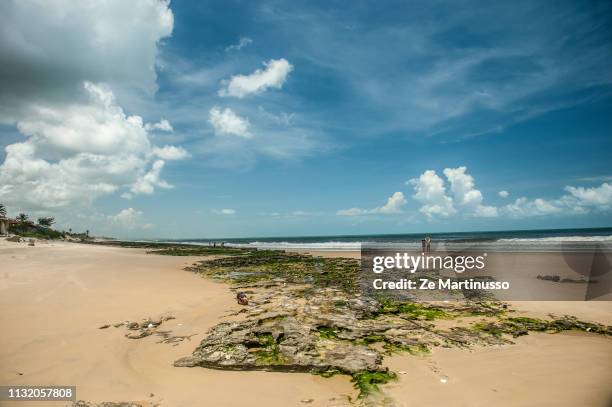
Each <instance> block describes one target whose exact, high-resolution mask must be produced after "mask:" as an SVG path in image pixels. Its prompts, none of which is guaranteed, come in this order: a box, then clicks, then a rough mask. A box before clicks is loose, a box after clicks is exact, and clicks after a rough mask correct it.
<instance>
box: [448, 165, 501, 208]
mask: <svg viewBox="0 0 612 407" xmlns="http://www.w3.org/2000/svg"><path fill="white" fill-rule="evenodd" d="M466 171H467V167H457V168H445V169H444V171H443V172H444V175H445V176H446V179H448V182H449V183H450V191H451V192H452V194H453V198H454V202H455V203H456V204H457V206H458V207H460V208H461V209H463V210H465V211H467V212H468V213H471V214H473V215H475V216H478V217H494V216H497V208H495V207H494V206H484V205H483V204H482V200H483V198H482V192H480V191H479V190H477V189H476V188H475V183H474V177H473V176H471V175H470V174H467V173H466Z"/></svg>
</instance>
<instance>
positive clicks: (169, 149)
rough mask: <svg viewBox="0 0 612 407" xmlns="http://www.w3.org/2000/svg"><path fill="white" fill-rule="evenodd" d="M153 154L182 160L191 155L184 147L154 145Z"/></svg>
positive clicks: (166, 158) (167, 158) (168, 158)
mask: <svg viewBox="0 0 612 407" xmlns="http://www.w3.org/2000/svg"><path fill="white" fill-rule="evenodd" d="M153 154H155V155H156V156H157V157H159V158H161V159H164V160H182V159H184V158H188V157H190V156H191V154H189V152H188V151H187V150H185V149H184V148H182V147H175V146H164V147H153Z"/></svg>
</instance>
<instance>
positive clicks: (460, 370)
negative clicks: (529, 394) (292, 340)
mask: <svg viewBox="0 0 612 407" xmlns="http://www.w3.org/2000/svg"><path fill="white" fill-rule="evenodd" d="M307 252H308V253H309V254H312V255H315V256H318V255H321V256H324V257H326V258H332V257H338V256H339V255H341V256H343V257H346V256H347V252H328V251H324V252H319V251H312V250H310V251H307ZM300 253H304V251H300ZM350 257H351V258H358V257H359V253H358V252H350ZM198 260H202V258H201V257H188V256H185V257H174V256H160V255H151V254H146V250H143V249H130V248H119V247H110V246H104V245H89V244H87V245H84V244H77V243H62V242H50V243H46V244H39V245H37V246H36V247H27V246H26V245H22V244H11V243H8V242H4V241H0V261H2V262H3V264H6V265H8V268H7V270H9V271H5V272H4V275H2V276H1V277H2V279H1V280H0V281H1V283H0V292H1V293H2V295H1V296H0V297H1V298H0V315H2V316H1V317H0V323H1V324H2V326H3V327H4V328H5V329H6V332H7V334H4V335H3V338H2V340H1V341H2V342H1V344H0V345H1V346H0V349H1V351H0V352H1V353H0V361H2V363H0V365H1V366H4V367H6V368H1V369H0V382H2V384H15V385H24V384H42V382H45V384H49V383H48V381H49V380H50V381H53V382H55V383H56V384H76V385H77V386H78V389H77V392H78V399H84V400H88V401H96V402H101V401H128V400H129V401H140V402H142V403H149V404H150V405H153V404H154V403H158V404H159V405H162V406H164V405H168V406H180V405H185V406H189V405H197V403H200V402H201V401H202V397H203V396H204V395H205V397H206V399H205V400H206V401H207V402H209V403H212V404H214V405H219V406H234V405H244V403H248V404H249V405H260V404H257V403H258V402H261V403H262V404H261V405H269V406H276V405H278V406H281V405H288V403H289V404H291V403H295V405H301V400H310V399H313V401H312V402H311V403H308V405H321V406H323V405H338V406H341V405H347V399H348V397H349V396H350V397H351V398H352V399H353V400H355V397H356V395H357V392H356V390H355V389H353V386H352V384H351V383H350V381H349V379H350V378H349V377H347V376H341V375H336V376H334V377H332V378H323V377H320V376H316V375H311V374H309V373H275V372H261V371H223V370H213V369H203V368H190V369H189V368H176V367H173V366H172V362H173V361H174V360H176V359H178V358H180V357H183V356H186V355H189V354H191V352H192V351H193V349H194V348H195V347H196V346H197V345H198V343H199V342H200V341H201V340H202V339H203V338H204V336H205V335H204V334H205V332H206V331H207V330H208V329H210V328H212V327H213V326H214V325H216V324H218V323H219V322H222V321H224V320H233V319H236V318H239V317H232V316H231V315H229V314H232V313H236V312H238V311H240V309H241V307H240V306H238V305H237V304H236V301H235V297H234V295H233V294H232V291H231V287H230V286H229V285H227V284H224V283H221V282H217V281H213V280H211V279H208V278H201V277H200V276H198V275H196V274H192V273H189V272H185V271H184V270H183V268H184V267H186V266H190V265H192V264H193V263H194V262H195V261H198ZM511 306H512V307H516V309H517V312H518V313H519V314H520V315H531V316H542V317H544V316H546V315H547V314H549V313H551V312H553V313H556V314H562V313H568V314H571V315H576V316H578V317H580V318H584V319H585V320H587V321H593V322H602V323H610V322H609V321H610V320H611V319H612V302H604V301H601V302H596V303H594V302H512V303H511ZM162 314H171V315H172V316H173V317H175V318H176V319H173V320H170V321H167V322H165V323H164V325H163V329H169V330H171V331H172V332H173V334H174V335H192V334H195V335H194V336H193V337H191V338H190V339H187V340H182V341H180V342H178V343H177V344H175V345H176V346H174V344H166V343H156V342H157V341H158V340H159V338H158V337H156V336H150V337H146V338H142V339H137V340H133V339H127V338H125V337H124V335H125V334H126V331H125V329H124V328H123V327H119V328H114V327H113V326H111V327H109V328H108V329H102V330H101V329H98V328H99V327H100V326H103V325H105V324H113V323H116V322H121V321H125V320H140V319H143V318H149V317H157V316H160V315H162ZM445 323H446V322H445ZM448 323H449V324H458V323H460V322H459V321H456V322H455V321H449V322H448ZM179 324H180V325H179ZM583 335H584V334H583ZM584 337H586V338H590V339H588V340H585V339H581V338H584ZM581 341H586V342H584V343H587V342H588V346H583V347H582V348H581V349H580V351H579V352H578V351H577V350H576V346H577V345H580V344H581V343H583V342H581ZM551 349H552V350H553V351H554V352H552V353H551V352H549V351H550V350H551ZM538 355H539V356H538ZM608 355H609V356H612V340H611V339H610V338H604V337H599V336H595V335H592V334H586V335H585V336H583V337H576V335H574V334H572V333H569V334H568V333H559V334H544V333H542V334H538V333H532V334H530V335H529V336H527V337H524V338H520V340H518V341H517V343H516V344H515V345H502V346H491V347H480V346H478V347H475V348H473V349H472V350H466V349H458V348H450V349H447V348H433V349H432V352H431V354H429V355H426V356H413V355H399V356H391V357H385V365H386V366H389V367H391V368H392V369H393V370H396V371H399V372H400V374H399V375H398V380H397V381H396V382H391V383H389V384H387V385H384V386H383V390H384V391H383V394H384V395H387V396H389V397H392V398H393V400H395V403H396V405H398V406H403V405H406V406H408V405H412V404H413V403H415V402H416V400H421V401H422V403H421V404H420V405H423V403H424V404H425V405H427V403H428V402H430V403H433V401H434V400H435V403H436V404H439V403H444V402H445V403H446V404H449V403H452V402H453V401H454V400H457V397H458V392H461V391H463V390H461V389H462V388H464V387H465V386H466V385H467V384H469V385H470V386H474V391H476V390H477V389H480V390H483V389H485V390H487V389H488V390H487V391H488V392H489V393H487V394H488V396H487V397H485V398H483V404H482V405H486V404H485V403H484V402H485V401H488V403H489V405H490V404H495V405H515V404H516V403H517V402H519V403H520V402H521V399H518V400H517V399H516V398H514V399H513V398H511V397H510V396H509V394H510V393H512V392H515V391H517V389H518V390H521V389H522V390H523V391H524V390H525V389H524V388H523V387H522V386H524V385H526V383H530V384H529V385H530V386H532V385H533V386H535V387H534V388H537V389H540V390H542V391H541V392H540V391H539V392H538V394H539V395H540V396H542V397H543V394H544V393H546V392H545V391H544V390H545V389H547V388H550V386H551V383H560V382H565V381H566V380H567V377H566V376H567V374H568V372H571V371H572V370H573V371H579V372H580V373H581V378H582V379H581V380H582V381H581V383H587V381H589V382H588V383H591V384H590V387H589V386H587V387H586V388H585V391H586V390H587V389H588V390H589V391H590V393H593V392H595V393H597V391H596V390H597V389H599V393H601V392H602V391H603V390H605V387H602V386H603V384H604V383H609V381H608V382H606V380H612V379H611V377H612V376H610V373H611V372H612V366H611V363H610V362H607V363H606V360H605V358H603V357H602V356H608ZM499 357H502V358H506V359H508V361H509V363H510V362H512V363H514V361H520V363H518V362H517V363H518V364H517V369H518V370H517V372H521V374H522V375H523V377H520V378H519V377H515V376H512V375H510V376H508V375H504V374H503V366H499V365H496V364H495V363H492V362H491V359H497V358H499ZM534 357H539V359H538V360H539V362H538V363H539V364H535V363H532V366H530V363H531V362H530V360H533V358H534ZM607 360H612V358H608V359H607ZM466 363H469V364H470V367H469V368H468V369H466V368H465V367H462V366H464V365H465V364H466ZM519 365H520V367H519ZM533 367H538V368H537V369H533ZM560 367H563V369H561V371H560ZM593 368H595V369H594V370H593ZM499 369H502V370H499ZM589 369H590V370H589ZM402 371H407V372H409V373H408V374H401V372H402ZM413 372H414V373H413ZM428 372H429V373H428ZM18 373H22V375H19V374H18ZM500 374H501V375H502V377H501V378H500V379H499V380H497V381H496V380H495V379H494V378H495V377H499V375H500ZM442 376H444V377H448V379H447V382H445V383H442V382H440V378H442ZM469 378H472V379H469ZM468 379H469V380H468ZM470 380H471V381H470ZM71 381H72V382H71ZM203 383H206V384H207V385H206V389H207V390H206V393H203V392H202V390H201V389H202V384H203ZM597 383H600V384H601V385H600V386H599V387H598V386H596V384H597ZM237 386H238V388H241V389H244V390H243V391H241V392H240V393H238V392H235V391H233V390H232V389H235V388H237ZM440 386H443V387H442V388H441V387H440ZM585 386H586V385H585ZM594 387H595V390H594ZM491 388H495V389H496V391H493V390H491ZM79 389H80V390H79ZM108 389H112V395H109V392H108ZM602 389H603V390H602ZM441 390H442V391H441ZM415 391H416V392H417V393H415ZM566 393H567V394H566ZM599 393H598V394H599ZM150 394H153V396H152V397H151V396H150ZM572 394H573V395H574V398H573V399H572ZM428 395H429V396H428ZM417 396H418V397H417ZM540 396H538V397H540ZM604 396H605V395H601V394H599V396H598V397H599V398H597V397H595V398H594V396H593V397H591V399H590V400H592V401H593V402H594V403H595V404H593V405H602V406H603V405H605V404H596V402H599V401H602V400H604V398H605V397H604ZM428 397H429V398H428ZM509 397H510V398H509ZM576 397H578V399H576ZM580 397H586V393H585V392H574V393H572V387H571V386H567V388H565V389H559V390H558V395H556V396H555V397H554V403H555V405H572V404H571V403H570V402H572V401H573V402H575V401H576V400H578V401H579V400H580ZM331 399H333V400H331ZM527 400H530V399H528V398H527V399H523V400H522V401H527ZM542 401H546V400H545V399H542ZM549 401H550V400H549ZM254 403H255V404H254ZM14 404H15V405H19V406H25V405H28V403H24V402H20V403H14ZM0 405H2V406H5V405H6V406H8V405H11V404H8V403H6V402H4V403H0ZM31 405H38V404H37V403H31ZM54 405H65V403H63V404H61V403H58V404H54ZM143 405H147V404H143ZM476 405H479V404H476ZM574 405H575V403H574Z"/></svg>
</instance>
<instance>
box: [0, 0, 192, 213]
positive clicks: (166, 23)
mask: <svg viewBox="0 0 612 407" xmlns="http://www.w3.org/2000/svg"><path fill="white" fill-rule="evenodd" d="M0 25H1V26H2V35H1V36H0V59H2V61H3V64H2V67H1V68H0V70H1V71H2V75H1V76H2V77H3V78H5V79H6V80H3V81H2V86H0V122H4V123H9V124H11V125H16V127H17V130H18V131H19V132H20V133H21V134H22V135H23V136H24V137H25V140H23V141H20V142H17V143H13V144H11V145H8V146H6V147H5V151H6V156H5V159H4V162H3V163H1V165H0V185H1V187H0V200H2V201H4V202H6V203H9V204H11V205H12V206H13V207H20V208H23V209H24V210H37V209H41V208H62V207H65V208H66V212H67V213H68V211H73V210H74V207H75V206H77V207H81V206H83V205H89V204H91V203H92V202H93V201H94V200H95V199H96V198H98V197H100V196H103V195H109V194H113V193H116V192H119V193H121V192H123V195H128V196H131V195H133V194H135V193H151V192H153V189H154V188H155V187H169V184H168V183H166V182H165V181H163V180H161V179H160V171H161V168H162V167H163V165H164V161H163V160H157V161H155V159H156V156H158V157H161V156H164V159H170V158H173V157H170V156H174V158H176V157H177V156H179V155H181V152H180V151H181V149H179V148H176V150H175V149H174V148H175V147H172V146H166V147H162V148H157V147H155V146H153V145H152V142H151V139H150V134H149V131H172V126H171V124H170V122H168V121H167V120H165V119H162V120H161V121H160V122H158V123H153V124H144V123H143V119H142V118H141V117H140V116H137V115H127V114H125V113H124V110H123V108H122V107H121V106H120V105H119V104H118V103H117V102H116V100H115V94H116V93H117V94H120V95H121V96H122V100H125V101H133V100H134V98H133V95H151V94H153V93H154V92H155V91H156V90H157V84H156V79H157V77H156V63H157V54H158V44H159V41H161V40H162V39H163V38H166V37H168V36H170V34H171V33H172V30H173V26H174V17H173V14H172V11H171V10H170V8H169V2H167V1H154V0H135V1H133V2H130V3H129V5H126V3H125V2H123V1H120V0H108V1H103V2H77V3H74V2H70V1H67V0H53V1H42V2H41V1H23V2H2V3H0ZM111 89H112V90H113V91H111ZM139 97H140V96H139ZM128 191H129V192H128ZM56 211H57V210H56ZM72 213H74V212H72Z"/></svg>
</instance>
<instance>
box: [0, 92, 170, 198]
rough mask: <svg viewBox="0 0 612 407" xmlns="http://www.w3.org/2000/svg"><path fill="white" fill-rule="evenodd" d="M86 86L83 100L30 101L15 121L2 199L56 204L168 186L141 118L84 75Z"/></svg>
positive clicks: (1, 169)
mask: <svg viewBox="0 0 612 407" xmlns="http://www.w3.org/2000/svg"><path fill="white" fill-rule="evenodd" d="M84 91H85V93H86V94H87V95H88V96H89V101H87V102H79V103H73V104H67V105H60V106H54V105H46V104H40V105H32V107H31V108H30V110H29V114H28V116H27V117H24V118H23V119H22V120H19V121H18V122H17V128H18V129H19V131H20V132H21V133H22V134H23V135H24V136H26V137H27V139H26V141H24V142H20V143H14V144H11V145H8V146H7V147H6V148H5V150H6V158H5V160H4V163H3V164H2V165H0V185H2V186H3V187H2V188H1V189H0V199H1V200H2V201H4V202H6V203H10V204H15V205H18V206H20V207H24V208H57V207H64V206H70V205H88V204H91V203H92V202H93V201H94V200H95V199H96V198H98V197H99V196H102V195H108V194H112V193H114V192H116V191H117V190H120V189H129V190H130V193H131V194H138V193H146V194H150V193H152V192H153V190H154V187H156V186H159V187H163V188H167V187H169V185H168V184H167V183H166V182H165V181H163V180H161V179H160V172H161V168H162V167H163V165H164V161H163V160H157V161H153V160H152V159H153V157H154V151H155V150H154V149H155V147H153V146H152V145H151V142H150V140H149V135H148V133H147V130H146V129H145V127H144V126H143V121H142V118H141V117H139V116H135V115H133V116H127V115H126V114H125V113H124V112H123V109H122V108H121V107H120V106H118V105H117V103H116V102H115V98H114V95H113V93H112V92H111V91H110V90H109V89H108V88H107V87H105V86H102V85H97V84H93V83H89V82H85V84H84ZM167 147H168V146H167ZM164 148H166V147H164ZM164 151H166V152H167V151H170V150H164Z"/></svg>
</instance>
